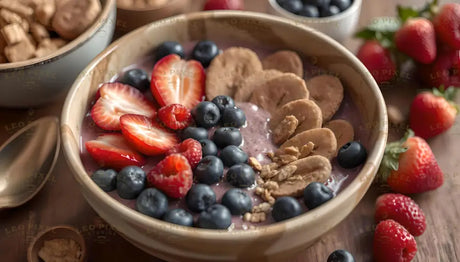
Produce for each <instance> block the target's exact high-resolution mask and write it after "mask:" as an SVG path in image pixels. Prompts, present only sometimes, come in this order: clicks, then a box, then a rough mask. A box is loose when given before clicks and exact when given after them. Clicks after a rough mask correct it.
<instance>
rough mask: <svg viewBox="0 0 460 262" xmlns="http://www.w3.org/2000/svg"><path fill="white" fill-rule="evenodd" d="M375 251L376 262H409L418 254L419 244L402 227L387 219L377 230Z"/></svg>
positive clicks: (374, 244)
mask: <svg viewBox="0 0 460 262" xmlns="http://www.w3.org/2000/svg"><path fill="white" fill-rule="evenodd" d="M373 251H374V261H375V262H409V261H411V260H412V259H413V258H414V257H415V254H416V253H417V242H415V238H414V236H412V235H411V234H410V233H409V231H407V230H406V229H405V228H404V227H403V226H402V225H400V224H399V223H398V222H396V221H394V220H392V219H387V220H383V221H382V222H380V223H379V224H378V225H377V227H376V228H375V232H374V243H373Z"/></svg>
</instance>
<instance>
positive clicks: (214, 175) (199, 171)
mask: <svg viewBox="0 0 460 262" xmlns="http://www.w3.org/2000/svg"><path fill="white" fill-rule="evenodd" d="M223 176H224V164H223V163H222V160H220V158H218V157H216V156H205V157H203V159H201V161H200V163H199V164H198V166H197V167H196V168H195V177H196V179H197V180H198V182H200V183H204V184H207V185H212V184H215V183H217V182H219V181H220V180H221V179H222V177H223Z"/></svg>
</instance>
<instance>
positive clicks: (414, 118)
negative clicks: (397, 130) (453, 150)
mask: <svg viewBox="0 0 460 262" xmlns="http://www.w3.org/2000/svg"><path fill="white" fill-rule="evenodd" d="M455 93H456V89H455V88H454V87H449V88H447V89H446V90H443V88H441V89H437V88H434V89H433V92H423V93H420V94H418V95H417V96H416V97H415V98H414V100H413V101H412V105H411V108H410V115H409V122H410V128H411V129H412V130H413V131H414V133H415V135H416V136H420V137H422V138H424V139H428V138H431V137H434V136H437V135H439V134H441V133H443V132H445V131H447V130H448V129H449V128H451V127H452V126H453V124H454V122H455V117H456V115H457V108H456V105H455V104H454V102H453V99H454V98H455Z"/></svg>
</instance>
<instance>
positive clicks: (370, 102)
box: [61, 11, 387, 261]
mask: <svg viewBox="0 0 460 262" xmlns="http://www.w3.org/2000/svg"><path fill="white" fill-rule="evenodd" d="M199 39H211V40H218V41H224V42H227V41H228V42H232V43H234V42H235V41H241V42H244V43H247V44H251V45H256V46H257V45H259V46H261V47H263V48H275V49H286V48H288V49H292V50H295V51H297V52H299V54H301V55H302V56H309V57H314V58H316V60H317V62H318V65H319V66H320V67H322V68H324V69H326V70H329V71H331V72H335V73H337V74H338V75H339V76H340V78H341V79H342V81H343V83H344V86H345V88H346V90H347V92H348V93H349V94H350V96H351V98H352V99H353V100H354V103H355V104H356V105H357V107H358V108H359V111H360V112H361V116H360V117H362V119H363V120H364V124H365V125H366V127H367V129H368V130H369V133H370V136H369V139H368V141H369V152H368V153H369V157H368V159H367V162H366V163H365V165H364V167H363V169H362V171H361V172H360V173H359V174H358V176H357V178H356V179H354V181H353V182H352V183H351V184H350V185H349V186H348V187H347V188H346V189H345V190H343V191H342V192H341V193H340V194H338V196H337V197H336V198H334V199H333V200H331V201H329V202H328V203H326V204H324V205H323V206H321V207H319V208H317V209H315V210H313V211H311V212H307V213H305V214H303V215H301V216H299V217H296V218H294V219H291V220H288V221H285V222H282V223H276V224H272V225H269V226H263V227H260V228H258V229H254V230H248V231H239V230H237V231H232V232H227V231H223V230H207V229H199V228H187V227H182V226H177V225H173V224H169V223H166V222H163V221H160V220H157V219H153V218H150V217H148V216H145V215H143V214H141V213H138V212H137V211H134V210H132V209H130V208H128V207H126V206H124V205H123V204H121V203H119V202H118V201H116V200H115V199H113V198H112V197H110V196H109V195H108V194H106V193H104V192H103V191H102V190H101V189H99V188H98V186H97V185H96V184H95V183H93V181H92V180H91V179H90V177H89V175H88V174H87V173H86V172H85V168H84V166H83V164H82V161H81V159H80V148H81V146H82V145H81V144H80V143H81V139H80V134H81V132H82V130H81V123H82V120H83V117H84V116H85V115H86V113H87V111H88V109H89V106H90V102H91V100H92V99H93V98H94V95H95V94H96V91H97V89H98V86H99V84H100V83H103V82H106V81H109V80H110V79H111V78H112V77H113V75H114V74H115V73H117V72H120V71H121V70H122V69H123V68H124V67H126V66H128V65H131V64H133V63H135V62H136V61H138V60H139V59H140V58H142V57H143V56H146V55H147V54H149V53H150V52H151V50H152V49H153V48H154V47H155V46H157V45H158V44H160V43H161V42H163V41H166V40H172V41H179V42H183V43H184V42H187V41H191V40H199ZM61 123H62V128H61V132H62V140H63V147H64V152H65V155H66V159H67V161H68V163H69V165H70V167H71V169H72V172H73V174H74V176H75V178H76V180H77V181H78V182H79V184H80V186H81V191H82V193H83V195H84V196H85V198H86V199H87V200H88V202H89V204H90V205H91V206H92V207H93V208H94V209H95V210H96V212H98V213H99V214H100V215H101V216H102V217H103V218H104V219H105V220H107V222H109V223H110V224H111V225H113V226H114V227H115V228H116V229H117V230H118V231H119V232H120V233H121V234H122V235H123V236H124V237H125V238H126V239H128V240H129V241H130V242H132V243H133V244H134V245H136V246H137V247H139V248H141V249H142V250H144V251H146V252H148V253H150V254H152V255H154V256H157V257H160V258H162V259H166V260H168V261H288V257H289V256H290V255H293V254H295V253H296V252H298V251H301V250H302V249H305V248H306V247H308V246H309V245H311V244H312V243H313V242H314V241H315V240H317V239H318V238H319V237H321V236H322V235H323V234H324V233H326V232H327V231H329V230H330V229H331V228H333V227H334V226H335V225H337V224H338V223H339V222H340V221H342V220H343V219H344V218H345V217H346V216H347V215H348V214H349V213H350V212H351V211H352V210H353V208H354V207H355V206H356V204H357V203H358V202H359V201H360V200H361V198H362V197H363V195H364V194H365V192H366V191H367V189H368V187H369V185H370V184H371V182H372V179H373V178H374V175H375V173H376V171H377V168H378V165H379V163H380V161H381V158H382V155H383V151H384V147H385V143H386V138H387V118H386V109H385V104H384V100H383V98H382V95H381V93H380V90H379V88H378V86H377V84H376V83H375V81H374V80H373V78H372V76H371V74H370V73H369V72H368V71H367V70H366V68H365V67H364V66H363V65H362V64H361V63H360V62H359V60H358V59H357V58H355V57H354V56H353V54H352V53H350V52H349V51H348V50H346V49H345V48H344V47H343V46H341V45H340V44H338V43H337V42H336V41H333V40H332V39H331V38H329V37H327V36H325V35H323V34H321V33H319V32H317V31H314V30H312V29H310V28H308V27H306V26H303V25H299V24H295V23H293V22H291V21H289V20H286V19H281V18H276V17H273V16H268V15H263V14H257V13H249V12H238V11H232V12H228V11H226V12H205V13H194V14H188V15H181V16H177V17H173V18H169V19H166V20H162V21H159V22H156V23H153V24H150V25H147V26H144V27H142V28H140V29H138V30H136V31H134V32H132V33H130V34H128V35H126V36H124V37H123V38H121V39H119V40H118V41H117V42H115V43H113V44H112V45H111V46H110V47H109V48H108V49H107V50H106V51H105V52H103V53H102V54H100V55H99V56H98V57H97V58H96V59H95V60H94V61H93V62H92V63H91V64H90V65H89V66H88V67H87V68H86V69H85V70H84V72H83V73H82V74H81V75H80V76H79V78H78V79H77V80H76V82H75V83H74V85H73V87H72V89H71V90H70V92H69V94H68V97H67V99H66V102H65V105H64V109H63V113H62V122H61Z"/></svg>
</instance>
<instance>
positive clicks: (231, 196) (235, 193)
mask: <svg viewBox="0 0 460 262" xmlns="http://www.w3.org/2000/svg"><path fill="white" fill-rule="evenodd" d="M222 205H224V206H226V207H227V208H228V209H229V210H230V213H232V215H235V216H238V215H243V214H244V213H246V212H250V211H251V209H252V199H251V197H250V196H248V194H246V193H245V192H244V191H243V190H241V189H238V188H232V189H229V190H228V191H227V192H225V194H224V196H223V197H222Z"/></svg>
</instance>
